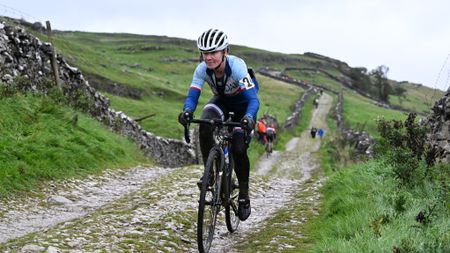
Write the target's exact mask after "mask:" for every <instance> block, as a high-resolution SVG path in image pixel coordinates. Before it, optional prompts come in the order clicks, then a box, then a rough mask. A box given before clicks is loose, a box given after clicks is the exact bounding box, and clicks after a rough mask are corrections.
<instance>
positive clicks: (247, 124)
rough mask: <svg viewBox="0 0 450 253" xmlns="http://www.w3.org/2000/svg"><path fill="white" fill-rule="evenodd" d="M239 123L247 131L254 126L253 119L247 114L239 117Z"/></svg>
mask: <svg viewBox="0 0 450 253" xmlns="http://www.w3.org/2000/svg"><path fill="white" fill-rule="evenodd" d="M241 124H242V126H243V127H244V128H245V129H246V130H247V131H251V130H252V129H253V128H254V127H255V121H254V120H253V118H252V117H250V116H248V115H245V116H244V117H243V118H242V119H241Z"/></svg>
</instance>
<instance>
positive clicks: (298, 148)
mask: <svg viewBox="0 0 450 253" xmlns="http://www.w3.org/2000/svg"><path fill="white" fill-rule="evenodd" d="M331 102H332V99H331V97H330V96H329V95H327V94H324V95H323V96H322V97H321V98H320V103H319V107H318V108H317V109H315V110H314V112H313V115H312V119H311V122H310V127H311V126H316V127H321V128H323V129H324V130H325V133H327V131H328V128H327V126H326V115H327V113H328V112H329V110H330V108H331ZM320 143H321V140H320V138H315V139H312V138H311V136H310V134H309V129H308V130H307V131H305V132H303V133H302V135H301V136H299V137H297V138H294V139H292V140H291V141H290V142H289V143H288V144H287V145H286V149H285V150H284V151H274V153H272V155H271V156H270V157H266V156H263V157H261V159H260V161H259V162H258V163H257V164H256V166H255V170H254V171H252V172H251V175H250V177H251V179H250V180H251V182H250V197H251V204H252V214H251V216H250V217H249V219H248V220H247V221H245V222H241V224H240V226H239V229H238V231H236V232H235V233H233V234H230V233H228V231H227V229H226V225H225V222H224V217H223V216H220V217H219V220H218V224H217V226H216V227H217V228H216V236H215V239H214V241H213V245H212V249H211V252H240V251H239V247H242V246H243V245H244V246H245V244H246V243H247V242H249V241H255V240H257V238H253V237H254V236H255V234H256V233H258V232H260V231H264V229H265V228H266V227H268V226H273V224H269V222H268V220H269V219H270V218H271V217H272V216H273V215H274V214H276V213H277V212H278V211H280V210H281V209H282V208H285V207H286V206H287V205H291V206H292V205H306V206H308V208H309V209H310V210H309V211H311V210H312V211H314V212H316V213H317V205H318V203H319V201H320V195H319V192H318V189H319V188H320V186H321V184H322V181H323V178H321V177H320V176H314V177H312V175H315V174H317V173H316V172H317V171H318V170H319V169H320V168H319V165H318V164H319V163H318V161H317V159H318V158H317V155H316V154H315V153H316V152H317V150H318V149H319V147H320ZM201 173H202V168H201V166H190V167H182V168H175V169H168V168H159V167H154V168H144V167H138V168H132V169H128V170H119V171H117V170H116V171H107V172H105V173H103V174H102V175H100V176H91V177H89V178H87V179H84V180H75V179H74V180H68V181H64V182H59V183H49V184H48V185H47V186H46V187H43V189H45V190H42V191H39V192H34V193H32V194H30V196H27V197H20V198H11V199H7V200H3V201H2V202H0V251H1V252H72V253H75V252H77V253H78V252H197V242H196V220H197V201H198V188H197V186H196V182H197V180H198V178H199V177H200V175H201ZM302 192H308V194H307V196H308V197H305V198H296V197H295V196H298V194H299V193H302ZM305 217H306V216H302V215H300V216H296V217H290V219H289V221H287V222H289V223H291V224H297V223H304V222H307V220H306V218H305ZM302 236H303V235H302V234H298V233H295V234H294V233H292V238H277V237H275V238H272V240H270V241H268V242H267V245H266V249H267V250H264V249H261V250H258V251H260V252H266V251H267V252H268V251H270V252H283V251H286V250H289V249H290V248H292V245H290V244H289V240H297V239H298V238H299V237H302ZM269 249H270V250H269Z"/></svg>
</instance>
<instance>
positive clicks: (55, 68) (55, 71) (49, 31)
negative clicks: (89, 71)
mask: <svg viewBox="0 0 450 253" xmlns="http://www.w3.org/2000/svg"><path fill="white" fill-rule="evenodd" d="M45 24H46V25H47V35H48V41H49V42H50V44H51V45H52V57H51V58H50V62H51V64H52V69H53V77H54V79H55V83H56V86H58V89H59V90H60V91H62V88H61V82H60V81H59V71H58V63H57V62H56V50H55V45H53V41H52V27H51V25H50V21H46V22H45Z"/></svg>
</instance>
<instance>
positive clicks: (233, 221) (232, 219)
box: [224, 155, 240, 233]
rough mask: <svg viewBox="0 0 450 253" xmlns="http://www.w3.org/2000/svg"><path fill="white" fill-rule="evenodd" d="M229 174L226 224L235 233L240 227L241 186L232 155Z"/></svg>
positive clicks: (227, 180)
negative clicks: (239, 201) (239, 200)
mask: <svg viewBox="0 0 450 253" xmlns="http://www.w3.org/2000/svg"><path fill="white" fill-rule="evenodd" d="M228 170H229V172H230V173H229V174H228V175H227V178H226V180H225V185H226V186H225V187H224V192H225V199H226V202H227V204H226V205H225V223H226V224H227V229H228V231H229V232H230V233H233V232H234V231H236V230H237V228H238V227H239V222H240V220H239V216H238V199H239V185H238V180H237V176H236V172H235V171H234V160H233V157H232V156H231V155H230V163H229V168H228Z"/></svg>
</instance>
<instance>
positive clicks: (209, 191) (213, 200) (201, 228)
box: [197, 148, 223, 252]
mask: <svg viewBox="0 0 450 253" xmlns="http://www.w3.org/2000/svg"><path fill="white" fill-rule="evenodd" d="M220 166H223V153H222V152H221V150H220V149H218V148H213V149H211V151H210V152H209V155H208V159H207V161H206V166H205V170H204V172H203V181H202V185H201V187H200V199H199V205H198V218H197V244H198V250H199V252H209V249H210V248H211V244H212V241H213V239H214V231H215V228H216V222H217V214H218V213H219V211H220V206H221V203H220V190H221V184H222V182H221V178H220V176H219V173H217V171H219V169H220Z"/></svg>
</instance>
